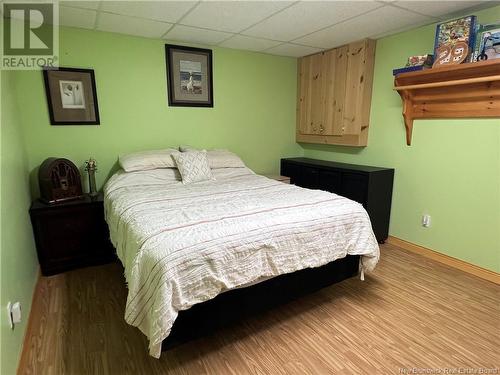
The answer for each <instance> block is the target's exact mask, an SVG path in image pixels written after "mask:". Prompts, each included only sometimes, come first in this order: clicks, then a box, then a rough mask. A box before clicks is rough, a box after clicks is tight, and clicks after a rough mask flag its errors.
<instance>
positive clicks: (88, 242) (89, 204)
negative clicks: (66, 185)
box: [30, 195, 116, 276]
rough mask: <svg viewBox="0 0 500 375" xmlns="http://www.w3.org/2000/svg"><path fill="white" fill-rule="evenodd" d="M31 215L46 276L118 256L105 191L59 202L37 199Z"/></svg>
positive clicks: (37, 247) (38, 251)
mask: <svg viewBox="0 0 500 375" xmlns="http://www.w3.org/2000/svg"><path fill="white" fill-rule="evenodd" d="M30 217H31V224H32V225H33V233H34V236H35V243H36V249H37V253H38V261H39V262H40V268H41V270H42V274H43V275H44V276H48V275H54V274H56V273H60V272H64V271H67V270H70V269H74V268H80V267H85V266H90V265H96V264H103V263H108V262H110V261H113V260H114V259H116V256H115V250H114V248H113V245H111V242H110V240H109V231H108V226H107V224H106V222H105V221H104V200H103V197H102V195H99V196H97V197H95V198H93V199H92V198H90V196H88V195H85V197H84V198H83V199H76V200H72V201H67V202H63V203H56V204H46V203H43V202H41V201H39V200H37V201H35V202H33V204H32V205H31V208H30Z"/></svg>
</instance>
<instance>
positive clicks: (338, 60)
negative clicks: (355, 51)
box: [320, 46, 348, 135]
mask: <svg viewBox="0 0 500 375" xmlns="http://www.w3.org/2000/svg"><path fill="white" fill-rule="evenodd" d="M347 50H348V48H347V46H344V47H340V48H336V49H333V50H330V51H327V52H325V54H324V56H323V72H324V81H325V84H324V87H323V92H324V94H323V98H322V99H323V103H324V107H323V124H324V125H323V128H320V134H324V135H342V134H343V132H344V122H343V119H344V99H345V85H346V74H347Z"/></svg>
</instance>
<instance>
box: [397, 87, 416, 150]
mask: <svg viewBox="0 0 500 375" xmlns="http://www.w3.org/2000/svg"><path fill="white" fill-rule="evenodd" d="M398 93H399V95H400V96H401V99H402V100H403V120H404V123H405V128H406V144H407V145H408V146H411V136H412V133H413V102H412V98H411V94H410V93H409V92H408V91H406V90H401V91H398Z"/></svg>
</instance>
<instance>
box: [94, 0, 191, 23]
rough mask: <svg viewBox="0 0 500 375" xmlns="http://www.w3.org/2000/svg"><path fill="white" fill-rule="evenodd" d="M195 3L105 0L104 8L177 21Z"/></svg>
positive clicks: (158, 19)
mask: <svg viewBox="0 0 500 375" xmlns="http://www.w3.org/2000/svg"><path fill="white" fill-rule="evenodd" d="M195 4H196V2H195V1H103V3H102V10H103V11H106V12H111V13H116V14H122V15H126V16H134V17H142V18H147V19H151V20H156V21H164V22H172V23H175V22H177V21H178V20H179V19H180V18H181V17H182V16H184V15H185V14H186V13H187V12H188V11H189V9H191V8H192V7H193V6H194V5H195Z"/></svg>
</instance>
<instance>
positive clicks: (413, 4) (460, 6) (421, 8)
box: [393, 1, 481, 17]
mask: <svg viewBox="0 0 500 375" xmlns="http://www.w3.org/2000/svg"><path fill="white" fill-rule="evenodd" d="M480 3H481V1H396V2H395V3H393V4H395V5H397V6H399V7H401V8H405V9H409V10H412V11H414V12H418V13H421V14H426V15H428V16H433V17H439V16H443V15H446V14H452V13H455V12H458V11H461V10H464V9H468V8H471V7H473V6H476V5H479V4H480Z"/></svg>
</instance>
